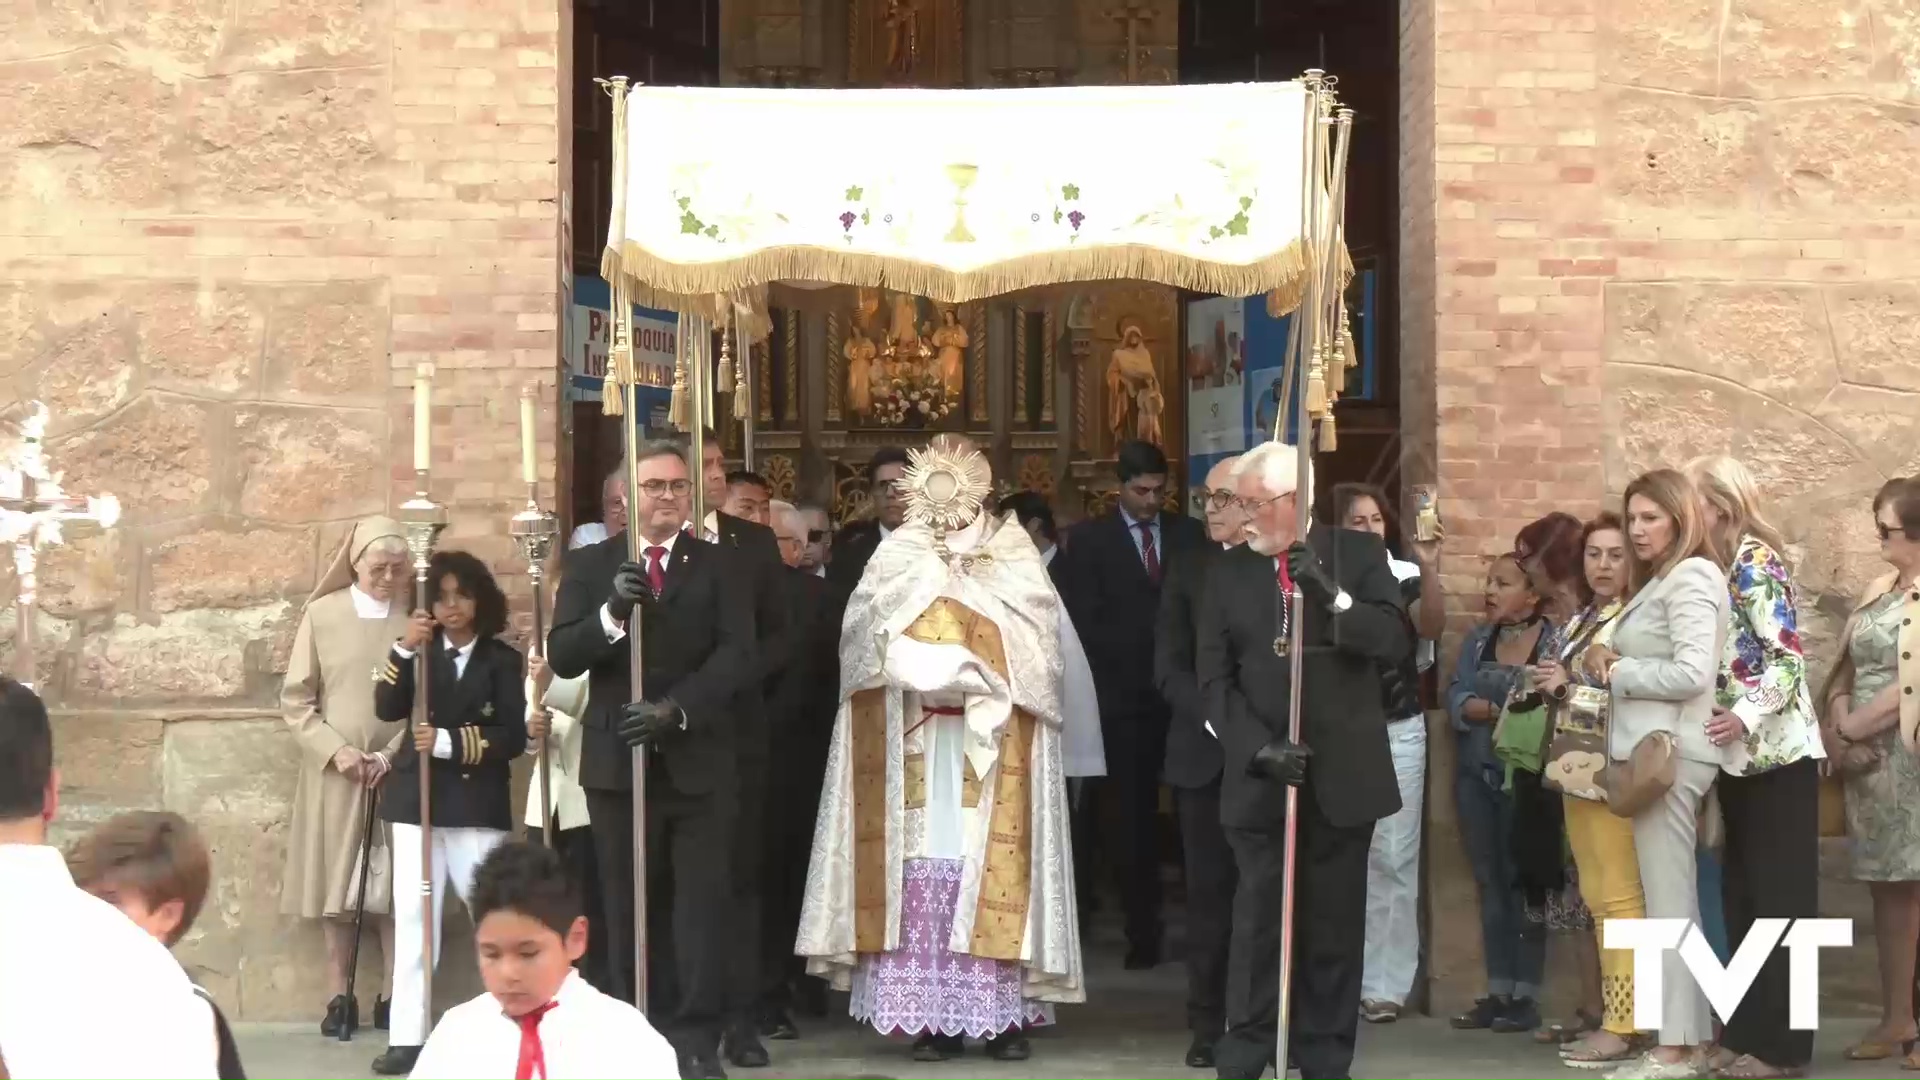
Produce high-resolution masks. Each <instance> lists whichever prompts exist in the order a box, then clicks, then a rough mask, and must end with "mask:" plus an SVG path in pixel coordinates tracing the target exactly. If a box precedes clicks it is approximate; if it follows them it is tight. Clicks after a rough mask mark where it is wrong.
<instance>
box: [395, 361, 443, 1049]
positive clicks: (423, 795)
mask: <svg viewBox="0 0 1920 1080" xmlns="http://www.w3.org/2000/svg"><path fill="white" fill-rule="evenodd" d="M432 380H433V365H432V364H421V365H420V366H419V368H418V369H417V370H416V374H415V375H414V383H413V392H414V441H413V457H414V461H413V465H414V469H413V474H414V495H413V498H411V499H409V500H407V501H406V502H405V503H403V504H401V506H400V522H401V524H402V525H404V526H405V527H406V530H407V550H408V551H409V552H411V553H412V555H413V588H414V593H413V597H414V602H415V603H416V604H424V603H426V598H427V568H428V566H429V565H430V564H431V562H432V560H433V545H434V541H435V540H437V539H439V536H440V531H441V530H442V529H445V528H446V527H447V509H446V507H444V506H441V505H439V504H437V503H435V502H434V501H433V497H432V495H430V494H429V491H428V484H427V463H428V460H429V456H428V453H427V449H428V442H427V439H428V435H427V432H428V428H427V426H426V425H427V424H428V419H427V414H428V412H429V409H428V408H427V405H428V403H429V396H430V387H431V384H432ZM432 652H433V643H432V642H431V641H428V643H427V644H426V645H423V646H422V647H420V648H419V649H417V650H415V651H414V654H413V720H412V723H411V724H410V725H409V726H408V732H407V734H408V736H409V737H417V736H418V733H419V731H420V728H421V726H422V725H425V726H429V727H431V726H432V724H433V721H432V719H431V718H430V717H431V714H430V712H429V711H428V699H427V672H428V670H429V668H430V666H431V665H430V664H429V662H428V659H429V657H430V655H431V654H432ZM415 756H416V757H418V758H419V759H420V898H421V903H422V907H421V913H420V923H421V926H420V929H421V935H420V953H421V960H422V962H423V964H424V965H425V966H423V967H422V968H421V971H423V972H424V973H425V974H424V976H423V977H422V980H421V981H422V984H423V989H422V993H421V995H420V1007H421V1010H422V1011H423V1012H424V1014H425V1015H424V1017H423V1019H422V1021H421V1026H420V1030H421V1031H423V1032H424V1031H427V1030H429V1029H431V1028H432V1027H433V938H434V931H435V930H436V929H437V927H435V926H434V924H433V788H432V786H431V773H432V771H433V769H432V765H433V754H432V753H430V752H429V753H416V754H415ZM393 888H394V892H395V894H396V895H398V893H399V890H400V889H401V888H402V886H401V884H400V883H399V882H397V881H396V882H394V884H393Z"/></svg>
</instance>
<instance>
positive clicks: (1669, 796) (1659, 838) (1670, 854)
mask: <svg viewBox="0 0 1920 1080" xmlns="http://www.w3.org/2000/svg"><path fill="white" fill-rule="evenodd" d="M1719 775H1720V770H1719V768H1718V767H1716V766H1713V765H1708V764H1705V763H1703V762H1698V761H1687V760H1685V759H1681V760H1677V761H1675V762H1674V770H1673V786H1672V787H1670V788H1668V789H1667V793H1666V794H1665V795H1663V796H1661V797H1660V798H1659V799H1658V800H1656V801H1655V802H1654V803H1653V804H1652V805H1650V806H1648V807H1646V808H1645V809H1643V810H1641V811H1640V812H1639V813H1638V814H1635V815H1634V818H1633V850H1634V853H1635V854H1636V855H1637V856H1638V857H1639V861H1640V888H1641V890H1642V891H1643V892H1645V894H1646V897H1647V918H1649V919H1686V920H1688V921H1689V922H1691V923H1692V924H1693V926H1694V927H1698V926H1699V925H1700V849H1699V847H1698V842H1699V841H1698V832H1699V821H1700V803H1701V802H1702V801H1703V800H1704V799H1706V797H1707V789H1709V788H1711V787H1712V786H1713V782H1714V780H1715V779H1716V778H1718V777H1719ZM1699 932H1700V931H1699V930H1697V929H1693V928H1689V929H1688V930H1687V933H1688V934H1689V935H1691V934H1697V933H1699ZM1660 970H1661V972H1662V975H1661V978H1662V979H1663V980H1665V985H1664V987H1663V989H1664V991H1665V999H1664V1000H1663V1001H1662V1003H1661V1005H1662V1007H1661V1009H1660V1043H1661V1045H1663V1046H1698V1045H1700V1044H1701V1043H1704V1042H1706V1041H1707V1040H1708V1039H1711V1038H1713V1009H1712V1008H1711V1007H1710V1006H1709V1005H1708V1004H1707V995H1706V994H1705V993H1703V992H1702V991H1701V990H1700V985H1699V984H1698V983H1696V982H1694V981H1693V974H1692V973H1691V972H1689V971H1688V970H1687V965H1686V961H1684V960H1682V959H1680V950H1679V949H1668V950H1667V951H1666V952H1664V953H1662V954H1661V964H1660Z"/></svg>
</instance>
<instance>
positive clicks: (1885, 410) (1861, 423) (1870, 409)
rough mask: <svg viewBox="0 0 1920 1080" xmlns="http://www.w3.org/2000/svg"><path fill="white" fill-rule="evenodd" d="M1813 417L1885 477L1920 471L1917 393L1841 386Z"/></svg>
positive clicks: (1918, 403) (1919, 409)
mask: <svg viewBox="0 0 1920 1080" xmlns="http://www.w3.org/2000/svg"><path fill="white" fill-rule="evenodd" d="M1814 415H1815V416H1818V417H1819V418H1820V419H1821V420H1822V421H1824V422H1825V423H1826V425H1827V427H1828V428H1830V429H1832V431H1833V432H1834V434H1835V435H1836V437H1839V438H1844V439H1846V440H1847V442H1849V443H1851V444H1852V445H1853V446H1854V448H1855V449H1857V450H1859V451H1860V453H1861V455H1862V456H1864V457H1865V458H1866V459H1867V460H1868V461H1871V462H1872V463H1873V465H1874V467H1875V468H1876V469H1878V470H1879V471H1880V472H1882V473H1884V474H1886V475H1887V476H1912V475H1913V474H1914V473H1916V472H1920V393H1914V392H1912V391H1906V390H1883V389H1881V388H1880V387H1877V386H1853V385H1849V384H1846V383H1842V384H1841V385H1839V386H1837V387H1835V388H1834V390H1833V393H1832V394H1830V395H1828V397H1827V399H1826V400H1825V401H1822V402H1821V403H1820V405H1819V407H1818V408H1816V409H1814Z"/></svg>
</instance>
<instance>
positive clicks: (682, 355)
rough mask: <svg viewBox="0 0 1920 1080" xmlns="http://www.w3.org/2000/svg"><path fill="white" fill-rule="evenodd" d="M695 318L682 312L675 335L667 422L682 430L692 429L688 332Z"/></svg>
mask: <svg viewBox="0 0 1920 1080" xmlns="http://www.w3.org/2000/svg"><path fill="white" fill-rule="evenodd" d="M692 321H693V320H691V319H689V318H687V315H686V312H681V313H680V323H679V329H678V330H677V331H676V332H675V333H674V335H673V399H672V400H671V401H670V402H668V404H667V423H669V424H672V425H673V426H674V427H677V428H679V429H680V430H681V431H689V430H692V427H693V425H692V424H691V423H689V422H688V421H689V420H690V418H691V417H692V416H693V411H692V408H691V402H689V400H688V398H687V333H688V331H689V330H691V329H692V327H691V326H690V325H689V324H690V323H691V322H692Z"/></svg>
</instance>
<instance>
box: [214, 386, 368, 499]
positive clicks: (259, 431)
mask: <svg viewBox="0 0 1920 1080" xmlns="http://www.w3.org/2000/svg"><path fill="white" fill-rule="evenodd" d="M236 427H237V429H238V437H239V444H240V453H239V457H240V458H241V459H242V460H243V461H244V463H245V464H244V472H245V476H244V479H243V481H242V484H241V489H240V510H241V512H242V513H244V514H246V515H247V516H249V517H256V518H261V519H263V520H266V521H275V522H309V521H325V520H338V519H340V518H346V517H358V516H361V515H363V514H377V513H380V512H381V511H383V510H385V509H386V504H387V499H386V486H387V479H386V472H387V470H386V458H387V454H386V428H387V418H386V416H385V415H384V414H382V413H379V412H374V411H372V410H362V409H321V408H283V407H274V406H263V407H259V408H247V409H243V410H241V412H240V415H239V418H238V422H237V424H236Z"/></svg>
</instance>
